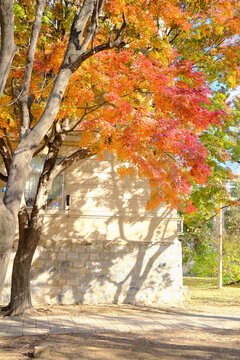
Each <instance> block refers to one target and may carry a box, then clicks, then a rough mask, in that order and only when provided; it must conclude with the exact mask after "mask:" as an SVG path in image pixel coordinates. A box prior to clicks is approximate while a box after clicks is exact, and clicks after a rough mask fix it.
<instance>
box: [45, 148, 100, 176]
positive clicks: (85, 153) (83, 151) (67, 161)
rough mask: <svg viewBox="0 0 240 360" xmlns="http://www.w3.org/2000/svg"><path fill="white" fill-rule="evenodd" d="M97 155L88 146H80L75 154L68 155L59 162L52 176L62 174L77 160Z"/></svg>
mask: <svg viewBox="0 0 240 360" xmlns="http://www.w3.org/2000/svg"><path fill="white" fill-rule="evenodd" d="M93 155H95V154H94V153H92V152H91V151H90V150H89V149H87V148H80V149H78V150H77V151H75V152H74V153H73V154H71V155H69V156H68V157H66V158H64V159H63V160H62V161H61V162H60V163H59V164H57V165H56V166H55V167H54V169H53V171H52V173H51V177H52V178H55V177H56V176H57V175H58V174H60V173H61V172H62V171H64V170H65V169H67V168H68V167H69V166H71V165H72V164H73V163H74V162H75V161H78V160H82V159H86V158H89V157H91V156H93Z"/></svg>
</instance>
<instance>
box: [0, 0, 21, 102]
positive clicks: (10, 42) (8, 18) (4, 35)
mask: <svg viewBox="0 0 240 360" xmlns="http://www.w3.org/2000/svg"><path fill="white" fill-rule="evenodd" d="M0 26H1V51H0V98H1V96H2V93H3V91H4V88H5V85H6V82H7V78H8V74H9V71H10V67H11V64H12V60H13V58H14V55H15V53H16V50H17V47H16V45H15V42H14V15H13V0H0Z"/></svg>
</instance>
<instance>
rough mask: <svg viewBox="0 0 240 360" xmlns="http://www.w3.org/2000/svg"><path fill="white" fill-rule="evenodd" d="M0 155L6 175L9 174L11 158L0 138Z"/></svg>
mask: <svg viewBox="0 0 240 360" xmlns="http://www.w3.org/2000/svg"><path fill="white" fill-rule="evenodd" d="M0 155H1V157H2V160H3V163H4V165H5V168H6V171H7V174H9V171H10V166H11V162H12V156H11V153H10V151H9V149H8V147H7V145H6V143H5V141H4V139H3V138H0Z"/></svg>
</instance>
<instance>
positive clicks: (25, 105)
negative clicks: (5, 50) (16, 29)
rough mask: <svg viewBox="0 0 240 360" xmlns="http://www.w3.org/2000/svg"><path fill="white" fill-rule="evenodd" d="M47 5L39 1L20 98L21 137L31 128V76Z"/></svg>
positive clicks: (43, 0)
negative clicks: (29, 97)
mask: <svg viewBox="0 0 240 360" xmlns="http://www.w3.org/2000/svg"><path fill="white" fill-rule="evenodd" d="M45 5H46V0H38V1H37V8H36V15H35V20H34V23H33V27H32V34H31V39H30V46H29V49H28V54H27V59H26V66H25V72H24V77H23V83H22V89H21V92H22V94H23V95H22V96H21V98H20V109H21V124H20V137H21V136H23V135H24V134H25V132H26V131H27V130H28V129H29V128H30V123H31V117H30V113H29V100H28V92H29V88H30V82H31V76H32V69H33V60H34V55H35V51H36V46H37V41H38V36H39V32H40V30H41V20H42V16H43V11H44V8H45ZM30 101H31V100H30Z"/></svg>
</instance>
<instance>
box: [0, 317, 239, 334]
mask: <svg viewBox="0 0 240 360" xmlns="http://www.w3.org/2000/svg"><path fill="white" fill-rule="evenodd" d="M171 329H195V330H196V329H199V330H204V329H231V330H236V329H239V330H240V314H237V316H236V317H233V316H229V315H211V314H197V313H191V314H189V313H179V312H177V313H175V312H170V311H169V312H163V313H155V314H154V313H146V314H143V315H142V314H140V315H139V314H136V315H134V314H131V315H118V316H115V315H111V314H90V315H89V314H86V313H83V314H80V315H78V316H69V315H63V316H44V317H43V316H41V317H29V318H24V317H8V318H0V336H21V335H41V334H69V333H86V332H98V333H101V332H125V331H127V332H136V333H138V332H142V331H156V330H160V331H161V330H171Z"/></svg>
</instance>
